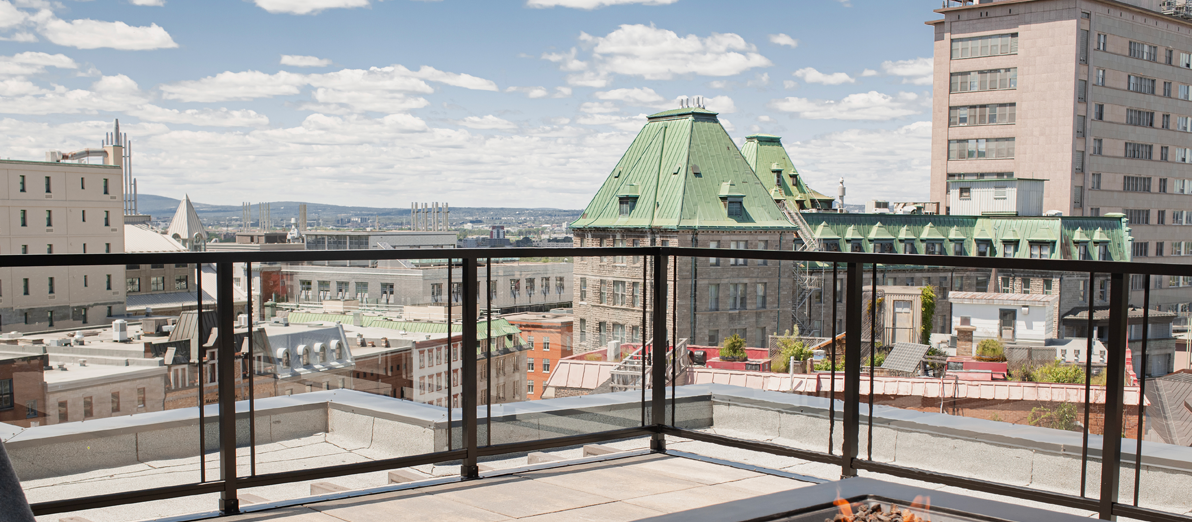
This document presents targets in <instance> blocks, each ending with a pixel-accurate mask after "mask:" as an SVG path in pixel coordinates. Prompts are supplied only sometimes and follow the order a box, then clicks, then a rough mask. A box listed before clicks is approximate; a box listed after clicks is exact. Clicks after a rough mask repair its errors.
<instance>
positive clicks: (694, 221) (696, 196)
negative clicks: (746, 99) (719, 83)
mask: <svg viewBox="0 0 1192 522" xmlns="http://www.w3.org/2000/svg"><path fill="white" fill-rule="evenodd" d="M630 185H634V187H632V188H631V187H630ZM632 196H637V198H636V200H637V201H636V203H635V204H631V205H626V207H625V208H626V209H631V210H629V212H628V214H627V215H621V209H622V207H621V204H620V200H621V198H622V197H632ZM722 196H723V197H722ZM737 198H740V202H741V203H742V205H743V211H742V213H741V215H740V216H729V215H728V208H727V203H728V201H729V200H733V201H736V199H737ZM571 227H572V228H574V229H590V228H627V229H634V228H639V229H640V228H658V229H671V230H676V229H697V228H700V229H742V228H745V229H753V228H781V229H790V228H792V227H793V225H791V223H790V221H788V220H787V219H786V216H784V215H783V214H782V210H781V209H779V208H778V205H776V204H775V203H774V199H773V198H772V197H771V196H770V194H769V190H768V187H766V186H764V185H763V184H762V183H761V182H760V181H759V180H758V178H757V176H756V175H754V173H753V169H752V168H751V167H750V166H749V164H748V163H747V162H746V161H745V158H744V157H742V156H741V153H740V151H739V150H738V149H737V146H736V145H735V144H734V143H733V140H732V138H730V137H729V135H728V133H727V132H725V130H724V127H722V126H721V125H720V121H719V120H717V119H716V113H715V112H712V111H709V110H705V109H691V108H684V109H674V110H669V111H664V112H660V113H658V114H654V115H652V116H650V118H649V120H648V121H647V122H646V126H645V127H643V128H642V130H641V132H639V133H638V135H637V138H635V139H634V140H633V143H632V144H631V145H630V146H629V150H627V151H626V152H625V155H624V156H622V157H621V160H620V161H618V162H617V164H616V165H615V166H614V167H613V168H612V171H611V172H610V174H609V176H608V177H607V178H605V180H604V185H602V186H601V187H600V190H598V191H597V192H596V195H595V196H594V197H593V198H592V201H591V202H589V203H588V207H587V208H586V209H584V212H583V214H582V215H581V216H580V218H579V219H577V220H576V221H575V222H574V223H572V224H571Z"/></svg>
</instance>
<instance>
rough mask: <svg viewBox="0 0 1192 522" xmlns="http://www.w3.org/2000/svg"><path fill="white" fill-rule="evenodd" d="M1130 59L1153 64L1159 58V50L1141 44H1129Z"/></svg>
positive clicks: (1152, 46)
mask: <svg viewBox="0 0 1192 522" xmlns="http://www.w3.org/2000/svg"><path fill="white" fill-rule="evenodd" d="M1130 57H1131V58H1138V59H1140V60H1147V61H1151V62H1153V61H1155V60H1157V59H1158V58H1159V48H1158V47H1156V46H1154V45H1147V44H1144V43H1141V42H1130Z"/></svg>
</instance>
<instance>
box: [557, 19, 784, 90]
mask: <svg viewBox="0 0 1192 522" xmlns="http://www.w3.org/2000/svg"><path fill="white" fill-rule="evenodd" d="M579 39H580V41H581V42H583V43H584V44H585V45H587V46H590V47H591V52H592V59H591V63H590V64H589V63H588V62H584V61H581V60H578V59H576V58H575V57H574V50H573V53H569V54H562V53H555V54H548V55H543V59H546V60H550V61H554V62H558V63H560V64H561V68H563V70H571V71H577V70H585V73H584V74H577V75H572V77H569V78H568V83H569V84H570V85H584V86H594V87H604V86H606V85H608V81H609V80H608V78H607V76H608V75H611V74H621V75H626V76H639V77H642V78H645V79H647V80H669V79H671V78H673V77H674V76H675V75H686V74H696V75H701V76H732V75H736V74H740V73H742V72H745V71H748V70H750V69H753V68H756V67H768V66H770V65H773V64H772V63H771V62H770V60H769V59H767V58H766V57H765V56H762V55H761V54H758V53H757V47H756V46H754V45H753V44H750V43H748V42H746V41H745V39H744V38H741V37H740V36H738V35H736V34H732V33H726V34H720V33H712V34H711V35H710V36H707V37H704V38H700V37H698V36H695V35H687V36H682V37H680V36H679V35H678V34H676V33H675V32H674V31H668V30H666V29H658V28H656V27H654V26H652V25H650V26H646V25H640V24H638V25H622V26H620V27H619V28H617V29H616V30H614V31H613V32H611V33H609V34H607V35H605V36H592V35H589V34H587V33H580V36H579ZM580 64H583V65H582V67H581V65H580ZM589 67H591V68H593V69H594V70H586V69H588V68H589Z"/></svg>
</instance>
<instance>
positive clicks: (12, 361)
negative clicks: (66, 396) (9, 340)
mask: <svg viewBox="0 0 1192 522" xmlns="http://www.w3.org/2000/svg"><path fill="white" fill-rule="evenodd" d="M49 364H50V356H49V355H44V354H43V355H26V354H3V355H0V422H3V423H5V424H15V425H17V426H22V427H25V428H28V427H30V426H35V425H38V424H44V423H45V419H44V417H45V406H46V394H45V385H44V384H43V383H44V382H45V380H44V374H45V367H46V366H48V365H49Z"/></svg>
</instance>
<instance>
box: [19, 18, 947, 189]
mask: <svg viewBox="0 0 1192 522" xmlns="http://www.w3.org/2000/svg"><path fill="white" fill-rule="evenodd" d="M877 5H879V4H876V3H874V2H865V1H852V2H847V1H846V2H841V1H835V0H823V1H821V2H815V3H806V5H803V4H800V5H798V6H791V5H790V4H787V3H782V2H769V3H767V2H762V3H756V4H751V6H750V7H751V8H750V9H744V10H743V9H733V8H730V7H726V6H724V5H722V4H717V3H715V2H706V1H699V0H641V1H639V0H628V1H626V0H616V1H608V0H529V1H521V0H518V1H510V2H499V3H498V2H492V3H484V4H479V5H478V4H465V3H463V2H459V1H453V0H446V1H441V2H417V1H410V0H390V1H385V2H370V1H368V0H306V1H284V0H256V1H255V2H253V1H246V2H226V3H222V4H220V5H219V6H218V8H216V9H208V8H206V7H207V6H204V8H199V7H198V6H194V5H187V4H184V3H181V2H170V1H160V0H129V1H96V2H67V3H48V2H40V1H37V0H18V1H14V2H9V1H3V2H0V38H3V39H4V40H5V41H0V75H3V77H2V78H0V113H4V116H3V118H0V135H2V136H5V137H6V143H8V146H7V147H6V150H4V151H3V152H0V156H2V157H4V158H11V159H23V160H33V161H40V160H41V159H42V158H43V155H44V152H45V150H46V149H49V148H59V149H64V150H76V149H78V148H83V147H94V146H96V145H97V143H92V142H93V141H94V140H95V136H101V135H102V133H103V132H105V131H106V130H108V129H110V126H111V120H112V119H114V118H120V119H121V124H122V128H123V129H124V130H125V131H126V132H128V133H129V136H130V138H131V139H132V140H133V146H132V147H131V148H132V151H133V154H134V156H133V167H134V174H135V175H136V176H137V177H138V179H139V180H140V187H141V191H142V193H151V194H162V195H168V196H171V197H180V196H181V195H182V194H183V193H189V194H190V195H191V197H193V198H196V199H200V200H204V201H211V202H213V203H214V202H217V201H230V200H232V199H235V200H236V201H239V200H240V199H243V196H242V194H243V193H244V192H250V193H253V194H257V195H259V196H258V197H259V198H260V199H265V200H286V199H292V200H312V201H313V200H317V201H319V202H324V203H334V204H341V205H361V206H393V207H398V208H404V207H406V206H408V204H409V202H410V201H411V200H415V201H418V200H422V199H426V198H425V197H424V196H422V195H414V194H412V193H411V191H409V190H408V189H407V187H408V186H411V185H409V184H415V185H413V186H417V187H418V188H419V191H420V192H422V191H426V190H434V191H435V192H436V193H437V194H441V196H438V195H436V197H439V198H440V199H443V200H446V201H450V202H451V203H452V204H453V205H459V206H489V207H493V206H507V207H555V208H581V207H582V206H583V204H584V203H585V202H586V201H587V197H588V195H589V194H591V193H592V191H594V190H595V189H596V187H598V185H599V183H600V180H602V179H603V178H604V177H605V176H606V175H607V173H608V172H607V171H608V169H610V168H611V167H612V165H614V164H615V163H616V161H617V159H618V157H619V154H620V153H621V151H623V150H624V147H625V146H626V145H627V144H628V143H629V141H630V140H631V139H632V137H633V136H634V135H635V134H636V132H637V131H638V130H640V128H641V127H642V126H643V125H644V124H645V118H644V116H645V115H647V114H651V113H654V112H657V111H659V110H663V109H668V108H673V107H677V106H678V101H677V100H678V99H679V98H682V97H687V96H702V97H703V98H704V99H705V100H706V102H705V103H706V105H707V106H708V108H710V109H712V110H716V111H718V112H720V113H721V116H722V121H725V122H726V125H725V126H726V128H727V129H728V130H729V132H730V134H731V136H732V137H733V139H734V141H735V142H737V144H738V145H741V144H742V143H743V142H744V137H745V136H746V135H748V134H751V133H755V132H762V133H771V134H779V135H782V136H783V138H784V143H786V145H787V147H788V149H790V151H791V154H792V156H793V159H794V161H795V163H796V166H797V167H798V168H799V169H800V171H801V172H803V173H804V175H805V176H806V179H807V180H808V182H809V183H810V184H812V186H814V187H817V188H818V189H819V190H821V191H825V190H826V191H831V190H832V187H833V186H834V185H835V184H836V182H837V180H838V179H839V178H840V177H844V178H845V182H846V184H847V185H848V186H849V188H850V196H851V197H850V198H849V199H848V200H847V201H848V202H849V203H861V202H863V201H865V200H867V199H872V198H875V197H882V198H893V199H925V198H926V197H927V192H926V185H927V181H928V179H929V158H930V145H929V139H930V123H929V120H928V118H929V114H930V100H931V86H930V79H931V76H930V74H931V35H930V29H929V28H928V27H926V26H923V25H922V22H923V21H924V20H926V19H927V18H930V17H931V16H930V15H929V14H928V13H929V9H930V8H931V7H933V6H932V5H928V4H927V3H926V2H923V3H922V5H918V6H916V8H914V9H906V10H899V11H897V12H894V13H890V12H888V10H881V11H879V10H876V9H873V7H875V6H877ZM710 13H715V16H711V15H710ZM784 13H785V14H784ZM775 14H777V15H778V18H779V19H780V20H785V21H780V22H777V21H776V22H767V23H762V24H759V23H757V21H756V20H757V18H759V17H760V18H771V17H773V15H775ZM812 18H815V19H822V20H832V22H831V23H828V24H816V25H814V26H811V25H809V26H808V27H800V25H801V24H799V23H798V20H800V19H812ZM213 27H222V29H220V30H212V28H213ZM842 31H848V32H849V33H852V34H855V35H857V38H859V39H858V40H857V41H856V42H855V43H854V44H850V45H845V46H841V45H839V44H838V43H835V42H836V38H838V36H839V34H840V33H841V32H842ZM866 42H868V43H866ZM343 181H346V182H347V183H342V182H343ZM358 185H367V186H368V187H369V188H368V190H364V191H362V190H359V189H358V188H357V186H358ZM477 189H479V190H477ZM315 194H317V195H318V197H317V198H316V197H313V196H312V195H315ZM233 195H235V197H230V196H233ZM237 198H239V199H237Z"/></svg>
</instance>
